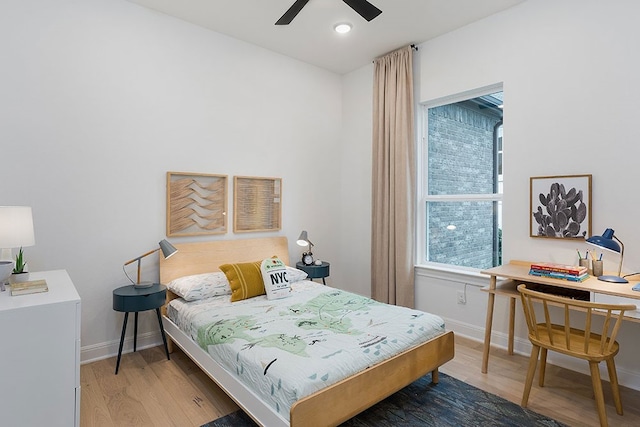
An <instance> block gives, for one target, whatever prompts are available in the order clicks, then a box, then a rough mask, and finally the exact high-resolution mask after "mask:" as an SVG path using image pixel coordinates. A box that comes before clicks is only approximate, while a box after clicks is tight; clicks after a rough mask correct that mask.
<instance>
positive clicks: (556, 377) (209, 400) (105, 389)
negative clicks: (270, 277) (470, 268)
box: [80, 336, 640, 427]
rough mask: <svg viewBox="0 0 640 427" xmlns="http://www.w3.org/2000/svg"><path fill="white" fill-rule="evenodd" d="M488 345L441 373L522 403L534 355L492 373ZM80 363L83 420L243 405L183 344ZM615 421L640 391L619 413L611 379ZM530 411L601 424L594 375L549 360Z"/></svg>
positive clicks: (114, 421) (628, 414) (154, 420)
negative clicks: (485, 357) (483, 367)
mask: <svg viewBox="0 0 640 427" xmlns="http://www.w3.org/2000/svg"><path fill="white" fill-rule="evenodd" d="M481 360H482V343H479V342H475V341H472V340H468V339H464V338H461V337H458V336H456V356H455V358H454V359H453V360H452V361H450V362H449V363H447V364H446V365H445V366H443V367H442V368H441V371H442V372H444V373H446V374H448V375H451V376H453V377H456V378H458V379H460V380H462V381H465V382H467V383H469V384H471V385H474V386H476V387H478V388H481V389H483V390H486V391H488V392H490V393H493V394H496V395H499V396H502V397H503V398H505V399H507V400H510V401H512V402H515V403H517V404H519V403H520V399H521V397H522V387H523V384H524V378H525V374H526V370H527V364H528V358H527V357H524V356H518V355H514V356H509V355H508V354H507V352H506V351H504V350H500V349H492V352H491V358H490V360H489V373H488V374H482V373H481V372H480V364H481ZM115 363H116V358H115V357H113V358H109V359H105V360H101V361H98V362H93V363H89V364H86V365H82V366H81V368H80V381H81V385H82V400H81V410H80V425H81V426H82V427H94V426H118V427H121V426H180V427H183V426H184V427H189V426H201V425H202V424H205V423H207V422H209V421H211V420H213V419H216V418H218V417H221V416H223V415H226V414H228V413H230V412H233V411H235V410H236V409H237V408H238V407H237V406H236V404H235V403H234V402H233V401H232V400H231V399H230V398H229V397H227V396H226V395H225V394H224V392H223V391H222V390H220V389H219V388H218V387H217V386H216V385H215V384H214V383H213V381H211V380H210V379H209V377H207V376H206V374H204V373H202V371H201V370H200V369H199V368H198V367H197V366H196V365H195V364H194V363H193V362H192V361H191V360H190V359H189V358H188V357H187V356H186V355H185V354H184V353H182V352H181V351H180V350H179V349H176V351H175V352H174V353H172V354H171V361H168V360H167V358H166V355H165V354H164V349H163V347H154V348H150V349H146V350H141V351H138V352H136V353H128V354H125V355H123V356H122V361H121V363H120V371H119V373H118V375H114V370H115ZM603 386H604V389H605V401H606V404H607V417H608V419H609V425H610V426H612V427H613V426H616V427H617V426H621V427H626V426H638V425H640V392H639V391H636V390H631V389H628V388H625V387H622V388H621V394H622V404H623V408H624V415H623V416H619V415H617V414H616V411H615V408H614V407H613V400H612V398H611V392H610V388H609V384H608V383H605V384H603ZM529 409H531V410H533V411H536V412H538V413H541V414H544V415H547V416H549V417H551V418H554V419H556V420H558V421H560V422H563V423H565V424H568V425H570V426H587V427H588V426H598V425H599V423H598V416H597V412H596V409H595V404H594V401H593V393H592V389H591V379H590V377H589V376H586V375H582V374H578V373H575V372H572V371H569V370H566V369H562V368H558V367H556V366H552V365H548V366H547V374H546V381H545V387H543V388H540V387H538V385H537V378H536V381H534V386H533V388H532V391H531V397H530V399H529Z"/></svg>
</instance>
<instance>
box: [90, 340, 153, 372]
mask: <svg viewBox="0 0 640 427" xmlns="http://www.w3.org/2000/svg"><path fill="white" fill-rule="evenodd" d="M158 345H162V336H161V335H160V332H145V333H138V339H137V342H136V350H144V349H145V348H150V347H156V346H158ZM118 347H120V340H117V341H107V342H104V343H98V344H92V345H87V346H82V347H81V348H80V364H81V365H84V364H85V363H91V362H96V361H98V360H102V359H108V358H109V357H113V356H117V355H118ZM131 352H133V337H128V338H125V339H124V344H123V346H122V354H125V353H131Z"/></svg>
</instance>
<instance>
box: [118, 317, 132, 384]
mask: <svg viewBox="0 0 640 427" xmlns="http://www.w3.org/2000/svg"><path fill="white" fill-rule="evenodd" d="M128 318H129V312H126V313H124V322H122V335H120V348H119V349H118V361H117V362H116V375H118V368H119V367H120V358H121V357H122V344H124V333H125V332H126V331H127V319H128Z"/></svg>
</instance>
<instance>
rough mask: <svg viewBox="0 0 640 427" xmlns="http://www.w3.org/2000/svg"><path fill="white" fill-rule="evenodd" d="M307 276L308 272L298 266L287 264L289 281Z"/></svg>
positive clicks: (295, 280)
mask: <svg viewBox="0 0 640 427" xmlns="http://www.w3.org/2000/svg"><path fill="white" fill-rule="evenodd" d="M306 278H307V273H305V272H304V271H302V270H299V269H297V268H293V267H289V266H287V279H289V283H295V282H299V281H301V280H304V279H306Z"/></svg>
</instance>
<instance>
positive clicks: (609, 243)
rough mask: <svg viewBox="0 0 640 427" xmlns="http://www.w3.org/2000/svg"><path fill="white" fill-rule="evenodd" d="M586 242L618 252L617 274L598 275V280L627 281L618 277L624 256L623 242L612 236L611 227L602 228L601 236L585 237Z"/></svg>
mask: <svg viewBox="0 0 640 427" xmlns="http://www.w3.org/2000/svg"><path fill="white" fill-rule="evenodd" d="M614 239H615V240H614ZM616 240H617V242H616ZM587 243H589V244H590V245H593V246H597V247H599V248H601V249H604V250H607V251H611V252H615V253H619V254H620V265H619V266H618V275H617V276H600V277H598V280H602V281H603V282H611V283H629V281H628V280H627V279H625V278H623V277H620V272H621V271H622V259H623V257H624V244H623V243H622V241H621V240H620V239H618V238H617V237H616V236H614V231H613V229H611V228H607V229H606V230H604V233H602V236H591V237H589V238H588V239H587ZM618 243H620V244H618Z"/></svg>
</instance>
